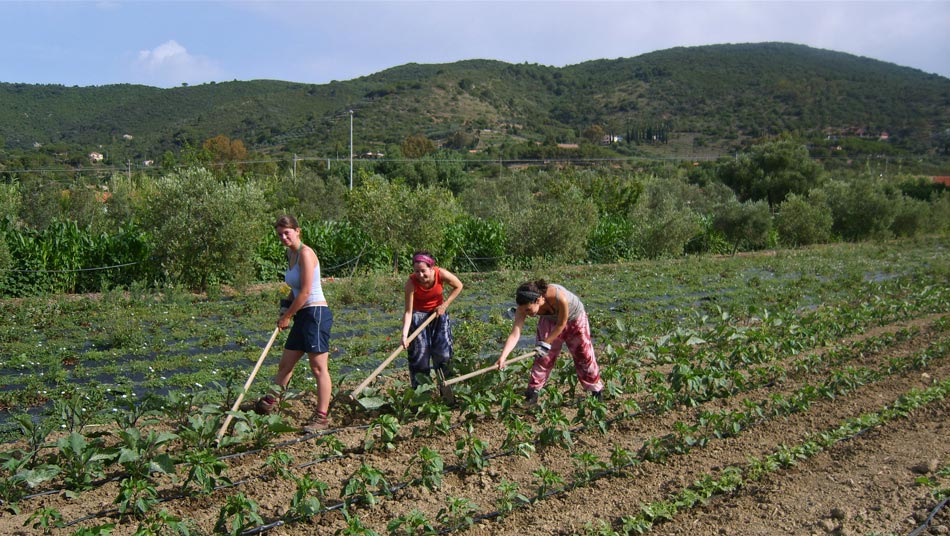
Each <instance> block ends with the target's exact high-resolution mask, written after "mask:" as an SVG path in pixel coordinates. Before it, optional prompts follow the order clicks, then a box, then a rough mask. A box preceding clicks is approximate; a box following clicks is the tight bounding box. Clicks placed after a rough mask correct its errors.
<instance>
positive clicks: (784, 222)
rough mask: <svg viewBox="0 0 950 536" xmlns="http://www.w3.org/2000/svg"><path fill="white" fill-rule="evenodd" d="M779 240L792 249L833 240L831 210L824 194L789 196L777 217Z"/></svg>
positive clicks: (780, 207)
mask: <svg viewBox="0 0 950 536" xmlns="http://www.w3.org/2000/svg"><path fill="white" fill-rule="evenodd" d="M775 220H776V222H775V223H776V228H777V229H778V235H779V239H780V240H781V241H782V242H784V243H785V244H787V245H789V246H793V247H795V246H807V245H809V244H821V243H823V242H827V241H829V240H830V239H831V225H832V224H833V223H834V220H833V219H832V217H831V207H829V206H828V203H827V202H826V201H825V199H824V196H823V195H822V193H821V192H819V191H816V192H815V194H814V195H809V196H807V197H805V196H801V195H798V194H789V196H788V197H786V198H785V201H782V204H781V205H779V208H778V214H776V216H775Z"/></svg>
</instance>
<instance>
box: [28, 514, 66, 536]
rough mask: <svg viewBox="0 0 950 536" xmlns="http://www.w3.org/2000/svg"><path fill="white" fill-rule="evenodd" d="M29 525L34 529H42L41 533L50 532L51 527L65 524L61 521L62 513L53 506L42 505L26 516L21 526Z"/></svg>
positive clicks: (51, 530)
mask: <svg viewBox="0 0 950 536" xmlns="http://www.w3.org/2000/svg"><path fill="white" fill-rule="evenodd" d="M27 525H29V526H30V527H32V528H33V529H34V530H42V531H43V534H52V533H53V529H61V528H63V527H65V526H66V524H65V523H64V522H63V515H62V514H61V513H59V510H57V509H55V508H49V507H43V508H40V509H38V510H36V511H34V512H33V513H32V514H30V517H28V518H26V521H24V522H23V526H24V527H26V526H27Z"/></svg>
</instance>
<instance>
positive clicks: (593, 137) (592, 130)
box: [581, 125, 605, 144]
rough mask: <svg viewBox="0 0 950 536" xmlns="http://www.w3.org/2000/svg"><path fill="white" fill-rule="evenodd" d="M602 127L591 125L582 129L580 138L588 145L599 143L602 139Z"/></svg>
mask: <svg viewBox="0 0 950 536" xmlns="http://www.w3.org/2000/svg"><path fill="white" fill-rule="evenodd" d="M604 134H605V133H604V127H602V126H600V125H591V126H589V127H587V128H585V129H584V132H583V133H582V134H581V136H582V137H583V138H584V139H585V140H587V141H588V142H590V143H594V144H597V143H600V142H601V141H603V139H604Z"/></svg>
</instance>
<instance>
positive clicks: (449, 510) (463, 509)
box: [436, 497, 478, 528]
mask: <svg viewBox="0 0 950 536" xmlns="http://www.w3.org/2000/svg"><path fill="white" fill-rule="evenodd" d="M475 512H478V505H477V504H475V503H474V502H472V501H471V500H469V499H466V498H464V497H447V498H446V499H445V506H444V507H442V508H441V509H439V513H437V514H436V519H437V520H438V521H439V522H440V523H442V524H443V525H446V526H447V527H452V528H464V527H470V526H472V524H473V523H474V522H475V520H474V519H473V518H472V515H473V514H474V513H475Z"/></svg>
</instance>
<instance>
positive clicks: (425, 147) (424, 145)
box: [402, 134, 435, 158]
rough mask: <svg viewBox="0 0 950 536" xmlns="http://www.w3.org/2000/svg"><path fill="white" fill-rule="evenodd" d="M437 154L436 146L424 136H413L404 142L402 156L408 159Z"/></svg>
mask: <svg viewBox="0 0 950 536" xmlns="http://www.w3.org/2000/svg"><path fill="white" fill-rule="evenodd" d="M434 152H435V144H434V143H432V140H430V139H429V138H427V137H425V136H423V135H422V134H413V135H412V136H409V137H407V138H406V139H405V141H403V142H402V154H403V156H405V157H406V158H422V157H423V156H425V155H427V154H431V153H434Z"/></svg>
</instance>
